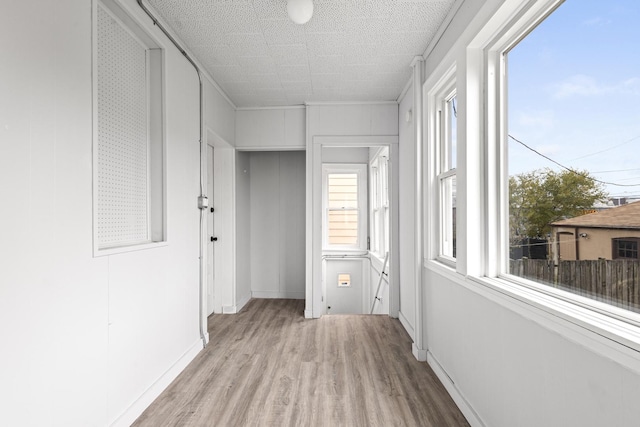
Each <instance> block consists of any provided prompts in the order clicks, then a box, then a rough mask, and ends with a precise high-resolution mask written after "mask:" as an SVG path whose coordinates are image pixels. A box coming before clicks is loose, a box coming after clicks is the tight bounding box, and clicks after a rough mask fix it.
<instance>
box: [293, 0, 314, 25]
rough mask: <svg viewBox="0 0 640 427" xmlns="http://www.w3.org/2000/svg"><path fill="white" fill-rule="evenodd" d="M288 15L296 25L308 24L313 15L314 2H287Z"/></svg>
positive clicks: (310, 0)
mask: <svg viewBox="0 0 640 427" xmlns="http://www.w3.org/2000/svg"><path fill="white" fill-rule="evenodd" d="M287 13H288V14H289V18H291V20H292V21H293V22H295V23H296V24H299V25H302V24H306V23H307V22H309V19H311V16H312V15H313V0H287Z"/></svg>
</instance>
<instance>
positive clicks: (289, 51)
mask: <svg viewBox="0 0 640 427" xmlns="http://www.w3.org/2000/svg"><path fill="white" fill-rule="evenodd" d="M269 51H270V52H271V56H272V57H273V60H274V62H275V63H276V65H307V64H309V56H308V55H307V46H306V45H304V44H294V45H275V46H274V45H270V46H269Z"/></svg>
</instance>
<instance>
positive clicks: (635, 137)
mask: <svg viewBox="0 0 640 427" xmlns="http://www.w3.org/2000/svg"><path fill="white" fill-rule="evenodd" d="M638 138H640V135H636V136H634V137H633V138H631V139H630V140H628V141H625V142H621V143H620V144H617V145H614V146H612V147H609V148H605V149H604V150H600V151H596V152H595V153H590V154H585V155H584V156H580V157H576V158H575V159H572V160H571V161H574V160H580V159H584V158H585V157H591V156H595V155H596V154H600V153H604V152H605V151H609V150H613V149H615V148H618V147H621V146H623V145H625V144H628V143H630V142H633V141H635V140H636V139H638Z"/></svg>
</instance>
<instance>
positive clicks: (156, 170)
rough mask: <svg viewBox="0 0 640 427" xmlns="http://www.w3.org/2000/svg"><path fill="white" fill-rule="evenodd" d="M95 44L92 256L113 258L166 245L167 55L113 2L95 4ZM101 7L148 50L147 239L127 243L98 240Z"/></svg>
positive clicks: (112, 0)
mask: <svg viewBox="0 0 640 427" xmlns="http://www.w3.org/2000/svg"><path fill="white" fill-rule="evenodd" d="M92 5H93V7H92V14H93V16H92V21H93V29H92V31H93V41H92V50H93V54H92V67H93V70H94V72H93V77H92V78H93V81H92V84H93V87H94V90H93V99H92V103H93V159H92V161H93V228H94V230H93V256H94V257H99V256H105V255H113V254H118V253H124V252H131V251H137V250H143V249H152V248H156V247H161V246H166V245H167V243H168V239H167V193H166V169H167V168H166V138H165V135H166V129H165V114H166V112H165V95H164V94H165V92H166V84H165V55H164V44H163V42H162V41H161V40H159V39H158V38H157V37H155V36H153V35H152V34H150V33H149V32H147V30H146V29H144V26H143V24H142V23H141V22H140V21H138V20H137V19H135V18H134V17H132V16H131V15H130V14H129V13H128V11H126V10H125V9H124V8H123V7H121V6H120V4H119V3H117V2H116V1H114V0H94V1H93V3H92ZM98 8H101V9H102V10H104V11H105V12H106V13H107V14H109V15H110V16H111V17H112V18H113V19H114V20H115V21H116V22H117V23H118V24H119V25H120V26H121V27H123V29H124V30H125V31H127V32H128V33H129V34H130V35H131V36H132V37H133V38H134V39H135V40H136V41H137V42H138V43H139V44H140V45H141V47H143V48H144V49H145V56H146V58H145V60H146V73H147V76H146V79H147V81H146V85H147V87H146V91H147V100H146V101H147V156H148V157H147V163H148V165H147V188H148V194H147V222H148V227H147V228H148V230H147V239H146V240H145V241H139V242H133V243H127V244H118V243H114V244H109V245H103V244H101V243H100V242H99V239H98V231H97V227H98V225H97V224H98V194H99V191H98V188H97V182H98V165H99V158H98V151H99V150H98V97H97V92H98V90H97V87H98V71H97V70H98V53H97V52H98V34H97V31H98V30H97V26H98Z"/></svg>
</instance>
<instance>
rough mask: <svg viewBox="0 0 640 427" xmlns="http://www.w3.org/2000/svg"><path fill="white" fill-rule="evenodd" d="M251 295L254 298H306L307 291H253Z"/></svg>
mask: <svg viewBox="0 0 640 427" xmlns="http://www.w3.org/2000/svg"><path fill="white" fill-rule="evenodd" d="M251 296H252V297H253V298H267V299H304V298H305V293H304V291H303V292H286V291H285V292H280V291H252V292H251Z"/></svg>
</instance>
